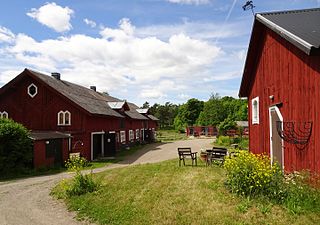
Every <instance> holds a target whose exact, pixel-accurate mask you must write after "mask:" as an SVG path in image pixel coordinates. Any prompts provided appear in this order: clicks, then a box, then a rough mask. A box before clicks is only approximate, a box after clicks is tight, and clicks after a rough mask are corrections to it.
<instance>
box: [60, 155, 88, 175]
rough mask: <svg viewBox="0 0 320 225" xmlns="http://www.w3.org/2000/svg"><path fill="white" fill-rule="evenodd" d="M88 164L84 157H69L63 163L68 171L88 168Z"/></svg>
mask: <svg viewBox="0 0 320 225" xmlns="http://www.w3.org/2000/svg"><path fill="white" fill-rule="evenodd" d="M89 165H90V164H89V162H88V160H86V158H84V157H79V156H71V157H70V158H69V159H68V160H67V161H66V163H65V167H66V168H67V169H68V170H73V171H77V170H80V169H82V168H85V167H88V166H89Z"/></svg>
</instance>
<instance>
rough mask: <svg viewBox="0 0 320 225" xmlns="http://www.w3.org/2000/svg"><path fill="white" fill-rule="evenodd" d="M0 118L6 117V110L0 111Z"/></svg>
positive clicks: (7, 116)
mask: <svg viewBox="0 0 320 225" xmlns="http://www.w3.org/2000/svg"><path fill="white" fill-rule="evenodd" d="M0 118H1V119H8V118H9V114H8V113H7V112H6V111H3V112H0Z"/></svg>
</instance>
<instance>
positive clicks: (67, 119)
mask: <svg viewBox="0 0 320 225" xmlns="http://www.w3.org/2000/svg"><path fill="white" fill-rule="evenodd" d="M64 118H65V124H66V125H70V124H71V121H70V113H69V112H66V113H65V115H64Z"/></svg>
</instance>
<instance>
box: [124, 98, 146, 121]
mask: <svg viewBox="0 0 320 225" xmlns="http://www.w3.org/2000/svg"><path fill="white" fill-rule="evenodd" d="M128 105H129V108H130V110H129V111H125V114H126V115H127V116H129V117H130V118H132V119H138V120H147V119H148V118H147V117H145V116H143V115H141V114H140V113H138V112H137V110H136V109H137V108H139V107H138V106H136V105H135V104H133V103H130V102H129V103H128Z"/></svg>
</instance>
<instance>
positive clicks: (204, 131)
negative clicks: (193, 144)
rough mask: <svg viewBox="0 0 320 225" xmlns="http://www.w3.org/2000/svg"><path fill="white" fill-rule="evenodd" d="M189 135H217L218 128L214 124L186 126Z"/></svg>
mask: <svg viewBox="0 0 320 225" xmlns="http://www.w3.org/2000/svg"><path fill="white" fill-rule="evenodd" d="M186 134H187V136H195V137H197V136H217V135H218V130H217V128H216V127H214V126H189V127H187V128H186Z"/></svg>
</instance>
